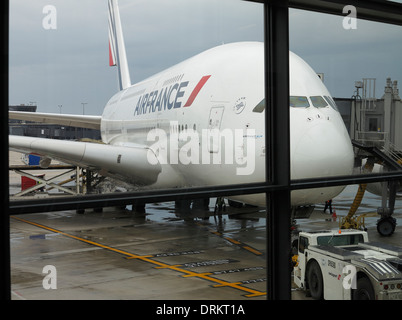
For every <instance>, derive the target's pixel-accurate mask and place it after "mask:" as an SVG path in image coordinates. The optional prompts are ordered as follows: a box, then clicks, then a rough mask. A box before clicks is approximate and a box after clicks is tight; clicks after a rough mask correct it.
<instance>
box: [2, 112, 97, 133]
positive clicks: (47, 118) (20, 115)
mask: <svg viewBox="0 0 402 320" xmlns="http://www.w3.org/2000/svg"><path fill="white" fill-rule="evenodd" d="M8 117H9V118H10V119H15V120H25V121H34V122H40V123H50V124H60V125H62V126H71V127H79V128H87V129H97V130H100V123H101V118H102V117H101V116H90V115H75V114H59V113H40V112H22V111H9V112H8Z"/></svg>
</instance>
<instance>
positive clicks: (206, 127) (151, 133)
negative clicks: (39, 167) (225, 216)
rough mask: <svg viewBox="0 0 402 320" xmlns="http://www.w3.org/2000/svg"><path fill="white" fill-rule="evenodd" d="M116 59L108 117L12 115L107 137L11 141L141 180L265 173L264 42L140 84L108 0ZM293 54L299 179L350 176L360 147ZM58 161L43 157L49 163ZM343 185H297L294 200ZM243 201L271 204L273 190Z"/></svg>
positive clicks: (159, 183) (202, 58)
mask: <svg viewBox="0 0 402 320" xmlns="http://www.w3.org/2000/svg"><path fill="white" fill-rule="evenodd" d="M109 36H110V40H111V41H110V61H111V64H112V65H113V64H116V65H117V66H118V68H119V75H120V86H121V91H119V92H118V93H117V94H115V95H114V96H113V97H112V98H111V99H110V100H109V101H108V102H107V104H106V106H105V108H104V111H103V114H102V116H83V115H60V114H43V113H18V112H10V118H15V119H25V120H30V121H39V122H45V123H58V124H62V125H71V126H78V127H84V128H98V129H100V130H101V135H102V141H103V142H104V144H97V143H87V142H77V141H60V140H52V139H41V138H33V137H22V136H10V137H9V145H10V149H12V150H16V151H20V152H28V153H36V154H39V155H41V156H42V157H43V160H46V159H50V158H54V159H58V160H61V161H63V162H66V163H71V164H74V165H79V166H81V167H84V168H90V169H92V170H96V171H99V172H100V173H101V174H102V175H104V176H111V177H114V178H118V179H120V180H122V181H125V182H128V183H130V184H132V185H133V186H135V187H136V188H150V189H157V188H174V187H183V186H213V185H224V184H232V183H247V182H257V181H262V179H264V177H265V159H264V158H265V153H266V150H265V129H264V112H265V99H264V45H263V43H258V42H240V43H232V44H226V45H221V46H218V47H215V48H212V49H210V50H207V51H205V52H203V53H201V54H199V55H197V56H194V57H192V58H190V59H188V60H186V61H184V62H182V63H179V64H178V65H175V66H173V67H171V68H169V69H167V70H165V71H163V72H161V73H158V74H156V75H154V76H152V77H150V78H148V79H146V80H144V81H141V82H139V83H137V84H134V85H131V80H130V76H129V70H128V66H127V59H126V52H125V48H124V40H123V34H122V29H121V23H120V17H119V11H118V8H117V0H109ZM289 58H290V130H291V131H290V134H291V178H292V179H303V178H313V177H325V176H336V175H347V174H351V173H352V169H353V150H352V145H351V142H350V139H349V135H348V133H347V131H346V128H345V125H344V123H343V121H342V118H341V115H340V113H339V112H338V110H337V108H336V105H335V103H334V101H333V99H332V98H331V95H330V93H329V92H328V90H327V89H326V87H325V86H324V84H323V83H322V81H321V80H320V79H319V78H318V76H317V75H316V73H315V72H314V71H313V70H312V69H311V68H310V67H309V66H308V64H307V63H306V62H304V61H303V60H302V59H301V58H299V57H298V56H297V55H295V54H294V53H291V52H290V53H289ZM45 162H49V161H43V163H45ZM342 189H343V187H330V188H321V189H319V190H317V189H315V190H311V189H310V190H300V191H293V192H292V198H291V203H292V206H294V207H297V206H304V205H309V204H315V203H323V202H324V201H325V200H328V199H331V198H333V197H335V196H336V195H337V194H339V193H340V192H341V191H342ZM235 199H236V200H240V201H243V202H246V203H250V204H255V205H262V206H265V196H264V195H247V196H237V197H235Z"/></svg>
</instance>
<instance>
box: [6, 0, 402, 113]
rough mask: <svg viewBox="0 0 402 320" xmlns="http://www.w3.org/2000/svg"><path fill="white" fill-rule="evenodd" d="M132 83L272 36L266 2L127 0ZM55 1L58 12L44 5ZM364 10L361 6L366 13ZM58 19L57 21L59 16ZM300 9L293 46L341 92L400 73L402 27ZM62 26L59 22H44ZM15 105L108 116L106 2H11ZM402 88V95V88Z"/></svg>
mask: <svg viewBox="0 0 402 320" xmlns="http://www.w3.org/2000/svg"><path fill="white" fill-rule="evenodd" d="M119 4H120V11H121V19H122V25H123V31H124V37H125V42H126V49H127V55H128V62H129V68H130V72H131V80H132V82H133V83H134V82H137V81H140V80H143V79H145V78H146V77H148V76H151V75H152V74H154V73H157V72H159V71H161V70H163V69H165V68H167V67H170V66H172V65H174V64H176V63H178V62H180V61H182V60H184V59H186V58H189V57H191V56H193V55H195V54H197V53H199V52H202V51H204V50H206V49H209V48H211V47H214V46H217V45H221V44H222V43H230V42H236V41H263V13H262V5H261V4H255V3H248V2H243V1H240V0H191V1H189V0H172V1H166V0H120V1H119ZM47 5H52V6H53V8H54V9H55V10H56V11H55V13H56V16H55V15H51V16H49V11H46V10H45V13H44V8H45V7H46V6H47ZM357 16H358V12H357ZM49 17H51V18H54V17H56V20H55V19H53V20H49ZM343 19H344V17H342V16H330V15H324V14H317V13H312V12H305V11H300V10H291V12H290V49H291V50H292V51H293V52H295V53H296V54H298V55H299V56H301V57H302V58H303V59H305V60H306V61H307V62H308V63H309V64H310V65H311V66H312V67H313V69H314V70H315V71H316V72H320V73H324V77H325V79H324V82H325V84H326V85H327V87H328V89H329V90H330V92H331V93H332V95H333V96H335V97H350V96H351V95H352V94H353V90H354V82H355V80H360V79H362V78H364V77H367V78H377V89H376V96H377V97H381V95H382V93H383V88H384V86H385V80H386V78H387V77H391V78H392V79H393V80H399V82H400V85H399V87H400V88H401V92H402V85H401V84H402V59H401V52H402V27H399V26H391V25H385V24H380V23H374V22H367V21H362V20H358V21H357V28H356V29H350V30H345V29H344V28H343V24H342V22H343ZM43 22H45V25H49V23H53V26H54V27H55V29H46V28H44V26H43ZM9 49H10V82H9V83H10V85H9V86H10V104H12V105H15V104H29V103H34V104H37V105H38V111H39V112H60V107H59V106H62V107H61V111H62V112H63V113H81V114H82V112H83V106H82V103H86V104H85V114H101V113H102V110H103V107H104V105H105V104H106V102H107V101H108V99H109V98H110V97H111V96H112V95H113V94H114V93H115V92H116V91H117V86H118V81H117V73H116V72H117V70H116V69H115V68H111V67H109V66H108V58H109V57H108V30H107V1H106V0H80V1H77V0H35V1H30V0H12V1H10V47H9ZM401 95H402V94H401Z"/></svg>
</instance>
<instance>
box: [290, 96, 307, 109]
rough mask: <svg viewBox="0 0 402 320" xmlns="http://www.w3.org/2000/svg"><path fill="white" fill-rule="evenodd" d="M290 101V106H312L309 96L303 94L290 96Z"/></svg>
mask: <svg viewBox="0 0 402 320" xmlns="http://www.w3.org/2000/svg"><path fill="white" fill-rule="evenodd" d="M289 103H290V106H291V107H294V108H308V107H309V106H310V104H309V103H308V100H307V97H301V96H290V97H289Z"/></svg>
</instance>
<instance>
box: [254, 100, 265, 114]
mask: <svg viewBox="0 0 402 320" xmlns="http://www.w3.org/2000/svg"><path fill="white" fill-rule="evenodd" d="M264 110H265V99H262V100H261V101H260V103H259V104H257V105H256V106H255V107H254V109H253V112H259V113H261V112H263V111H264Z"/></svg>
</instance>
